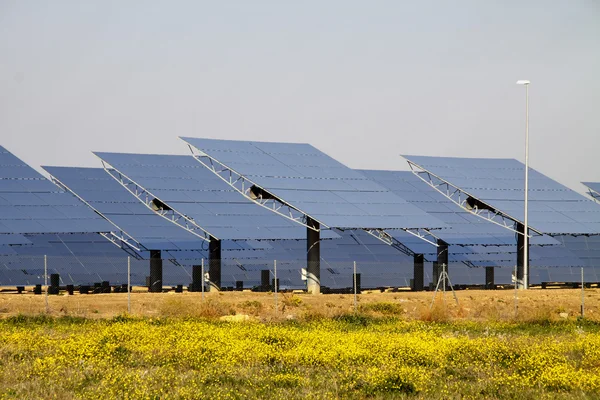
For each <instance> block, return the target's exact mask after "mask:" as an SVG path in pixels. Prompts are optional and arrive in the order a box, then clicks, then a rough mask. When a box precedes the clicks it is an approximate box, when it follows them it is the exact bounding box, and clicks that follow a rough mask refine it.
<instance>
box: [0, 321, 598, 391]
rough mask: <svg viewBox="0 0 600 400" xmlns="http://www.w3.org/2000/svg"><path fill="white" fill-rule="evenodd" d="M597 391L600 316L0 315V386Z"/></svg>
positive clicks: (43, 388) (9, 388) (30, 388)
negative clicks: (439, 319) (277, 318)
mask: <svg viewBox="0 0 600 400" xmlns="http://www.w3.org/2000/svg"><path fill="white" fill-rule="evenodd" d="M366 397H368V398H398V397H400V398H402V397H409V398H531V399H533V398H567V399H576V398H581V399H583V398H598V397H600V325H598V324H597V323H594V322H589V321H577V320H569V321H564V322H561V321H559V322H543V323H537V324H536V323H532V322H529V323H522V322H519V323H517V322H485V323H482V322H446V323H435V322H423V321H406V320H401V319H396V318H370V317H366V316H362V315H351V314H348V315H343V316H338V317H336V318H334V319H330V318H315V319H313V320H304V321H287V322H271V323H265V322H252V321H247V322H223V321H218V320H210V319H200V318H159V319H156V318H154V319H152V318H145V317H144V318H129V317H117V318H113V319H96V320H90V319H83V318H70V317H63V318H49V317H24V316H18V317H11V318H6V319H3V320H0V398H3V399H5V398H6V399H8V398H15V399H24V398H58V399H69V398H84V399H87V398H89V399H159V398H176V399H177V398H180V399H188V398H189V399H195V398H199V399H201V398H206V399H220V398H223V399H227V398H232V399H235V398H286V399H296V398H298V399H300V398H366Z"/></svg>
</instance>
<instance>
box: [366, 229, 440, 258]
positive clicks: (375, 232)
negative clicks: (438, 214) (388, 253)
mask: <svg viewBox="0 0 600 400" xmlns="http://www.w3.org/2000/svg"><path fill="white" fill-rule="evenodd" d="M363 231H365V232H367V233H368V234H369V235H371V236H373V237H374V238H376V239H379V240H381V241H382V242H383V243H385V244H388V245H390V246H392V247H393V248H395V249H396V250H398V251H400V252H401V253H404V254H406V255H407V256H411V257H412V256H414V255H415V254H417V253H415V252H414V251H412V250H411V249H410V248H409V247H407V246H406V245H405V244H404V243H402V242H400V241H399V240H398V239H396V238H395V237H393V236H392V235H390V234H389V233H387V232H386V231H384V230H383V229H363ZM405 232H407V233H410V234H411V235H415V236H416V237H418V238H420V239H422V240H424V241H426V242H427V243H429V244H431V245H433V246H435V247H437V246H438V244H437V238H436V241H432V240H430V239H427V238H426V236H425V233H424V232H427V233H428V234H429V235H431V233H429V231H427V230H425V229H424V230H416V232H415V231H413V230H405ZM431 236H433V235H431Z"/></svg>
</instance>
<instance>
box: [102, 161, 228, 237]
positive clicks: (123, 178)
mask: <svg viewBox="0 0 600 400" xmlns="http://www.w3.org/2000/svg"><path fill="white" fill-rule="evenodd" d="M100 160H101V161H102V168H104V170H105V171H106V173H108V174H109V175H110V176H111V177H112V178H113V179H114V180H116V181H117V182H118V183H119V184H120V185H121V186H123V187H124V188H125V189H126V190H127V191H128V192H129V193H131V194H132V195H134V196H135V197H136V198H137V199H138V200H140V201H141V202H142V204H144V205H145V206H146V207H147V208H148V209H149V210H151V211H153V212H154V213H155V214H156V215H159V216H161V217H162V218H164V219H166V220H167V221H169V222H171V223H173V224H175V225H177V226H179V227H180V228H183V229H185V230H186V231H188V232H190V233H191V234H193V235H195V236H197V237H199V238H200V239H202V240H204V241H206V242H210V238H211V236H212V237H215V236H214V235H212V234H211V233H210V232H208V231H206V230H205V229H204V228H202V227H201V226H200V225H199V224H198V223H196V221H194V219H193V218H191V217H188V216H187V215H185V214H182V213H180V212H178V211H177V210H175V209H173V208H170V209H169V210H155V209H154V208H153V207H152V204H151V203H152V201H153V200H154V199H158V200H160V198H158V197H157V196H154V195H153V194H152V193H151V192H149V191H148V190H146V189H145V188H144V187H143V186H141V185H139V184H138V183H137V182H135V181H134V180H133V179H130V178H129V177H128V176H127V175H125V174H123V173H122V172H120V171H119V170H118V169H116V168H114V167H113V166H112V165H110V164H109V163H108V162H106V161H104V160H102V159H100ZM161 201H162V200H161ZM215 239H218V238H217V237H215Z"/></svg>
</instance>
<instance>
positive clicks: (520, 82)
mask: <svg viewBox="0 0 600 400" xmlns="http://www.w3.org/2000/svg"><path fill="white" fill-rule="evenodd" d="M530 83H531V82H529V81H527V80H520V81H517V85H525V86H527V85H529V84H530Z"/></svg>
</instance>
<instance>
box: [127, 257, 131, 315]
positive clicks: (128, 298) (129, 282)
mask: <svg viewBox="0 0 600 400" xmlns="http://www.w3.org/2000/svg"><path fill="white" fill-rule="evenodd" d="M127 313H129V314H131V257H127Z"/></svg>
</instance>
